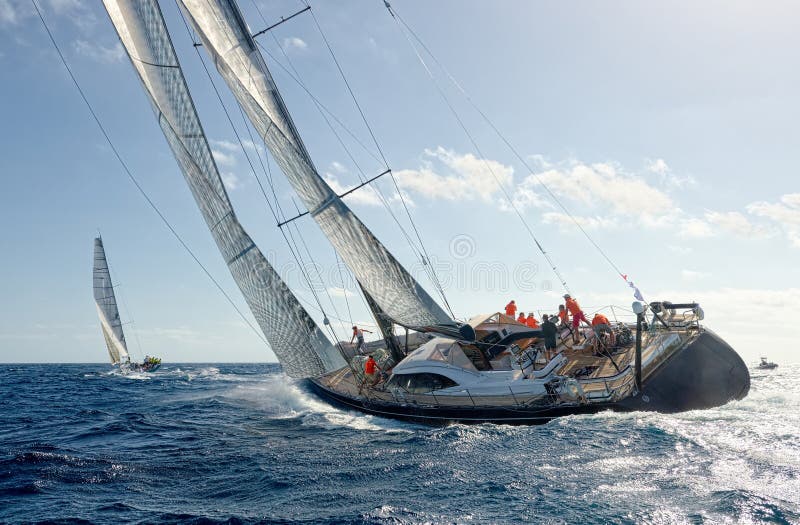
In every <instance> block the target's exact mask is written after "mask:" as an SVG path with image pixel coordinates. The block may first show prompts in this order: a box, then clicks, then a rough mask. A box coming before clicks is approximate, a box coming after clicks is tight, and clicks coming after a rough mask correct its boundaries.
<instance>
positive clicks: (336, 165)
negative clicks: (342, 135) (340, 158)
mask: <svg viewBox="0 0 800 525" xmlns="http://www.w3.org/2000/svg"><path fill="white" fill-rule="evenodd" d="M331 169H332V170H333V171H335V172H336V173H339V174H343V173H347V168H345V167H344V165H343V164H342V163H341V162H336V161H335V160H334V161H333V162H331Z"/></svg>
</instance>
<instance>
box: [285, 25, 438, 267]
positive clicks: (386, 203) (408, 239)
mask: <svg viewBox="0 0 800 525" xmlns="http://www.w3.org/2000/svg"><path fill="white" fill-rule="evenodd" d="M272 37H273V39H274V40H275V43H276V44H277V45H278V48H279V49H280V50H281V53H282V54H283V56H284V58H285V59H286V61H287V63H288V64H289V67H290V68H291V69H292V71H293V72H294V74H295V75H296V81H297V82H298V83H301V85H303V84H302V77H301V76H300V72H299V71H298V70H297V68H296V67H295V65H294V63H293V62H292V60H291V58H289V55H288V54H287V53H286V51H285V50H284V49H283V47H281V46H280V43H279V42H278V39H277V37H276V36H275V35H274V34H273V35H272ZM270 58H272V60H273V61H274V62H276V63H277V61H276V60H275V58H274V57H273V56H272V55H270ZM303 87H304V88H305V86H304V85H303ZM306 92H308V89H306ZM311 98H312V100H313V101H314V104H315V105H316V106H317V110H318V111H319V112H320V115H321V116H322V118H323V120H324V121H325V123H326V124H327V125H328V127H329V128H330V130H331V132H332V133H333V135H334V136H335V137H336V140H337V141H338V142H339V145H340V146H341V147H342V149H343V150H344V151H345V154H346V155H347V156H348V158H349V159H350V161H351V162H352V163H353V164H354V165H355V167H356V169H357V170H358V177H359V180H360V181H361V182H362V183H363V182H365V181H367V179H366V177H367V175H366V173H364V170H363V169H362V168H361V165H360V164H359V163H358V161H356V159H355V157H354V156H353V154H352V152H351V151H350V149H349V148H348V147H347V145H346V144H345V143H344V140H342V137H341V136H340V135H339V133H338V132H337V131H336V128H334V126H333V124H332V123H331V122H330V120H329V119H328V117H327V116H326V115H325V113H324V111H323V110H322V106H321V104H320V102H319V101H318V100H317V99H316V98H314V97H311ZM387 171H388V172H389V173H391V170H387ZM370 187H371V188H372V189H373V190H374V191H375V193H377V195H378V198H379V200H380V201H381V203H382V204H383V206H384V208H385V209H386V211H387V212H388V213H389V215H390V216H391V217H392V219H393V220H394V222H395V224H397V227H398V228H399V229H400V232H401V233H402V234H403V237H404V238H405V239H406V242H408V244H409V246H411V249H412V251H414V252H416V255H417V256H419V257H420V258H423V257H424V255H423V251H424V250H420V249H419V248H418V247H417V246H416V245H415V244H414V242H413V240H412V239H411V237H410V236H409V234H408V232H406V230H405V228H404V227H403V225H402V224H401V223H400V220H399V219H398V218H397V216H396V215H395V213H394V210H392V208H391V205H390V204H389V201H388V199H387V198H386V196H385V195H384V194H383V192H382V191H381V189H380V186H378V185H377V184H375V185H372V184H370ZM398 193H399V192H398ZM404 204H405V202H404ZM412 226H413V224H412ZM423 248H424V247H423Z"/></svg>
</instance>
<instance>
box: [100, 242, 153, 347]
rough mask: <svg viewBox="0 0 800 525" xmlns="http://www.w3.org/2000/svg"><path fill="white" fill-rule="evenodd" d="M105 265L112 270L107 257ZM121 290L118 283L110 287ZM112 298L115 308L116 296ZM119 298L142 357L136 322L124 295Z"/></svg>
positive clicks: (121, 294)
mask: <svg viewBox="0 0 800 525" xmlns="http://www.w3.org/2000/svg"><path fill="white" fill-rule="evenodd" d="M103 252H104V253H105V242H103ZM106 265H107V266H108V271H109V272H111V271H112V268H111V263H109V262H108V257H106ZM114 273H115V274H117V271H116V270H114ZM109 275H110V273H109ZM117 275H119V274H117ZM121 288H122V286H121V285H120V284H119V283H117V284H116V286H112V289H114V290H121ZM113 297H114V303H115V306H116V296H113ZM119 298H120V300H121V301H122V306H123V307H124V308H125V313H126V314H127V315H128V319H130V322H129V324H130V325H131V332H133V338H134V339H135V340H136V347H137V349H138V350H139V354H140V355H142V356H144V352H142V343H141V341H140V340H139V331H138V330H136V322H135V321H134V319H133V313H131V309H130V308H128V303H126V302H125V294H123V293H120V294H119Z"/></svg>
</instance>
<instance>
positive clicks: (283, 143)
mask: <svg viewBox="0 0 800 525" xmlns="http://www.w3.org/2000/svg"><path fill="white" fill-rule="evenodd" d="M180 1H181V3H182V4H183V6H184V7H185V10H186V12H187V13H188V14H189V18H190V20H191V22H192V24H193V26H194V29H195V31H196V32H197V34H198V35H199V36H200V38H201V39H202V43H203V46H204V47H205V49H206V51H207V52H208V53H209V54H210V55H211V57H212V58H213V60H214V63H215V65H216V67H217V70H218V71H219V73H220V74H221V75H222V77H223V78H224V79H225V82H226V83H227V84H228V86H229V88H230V89H231V91H232V92H233V94H234V95H235V96H236V99H237V100H238V101H239V103H240V104H241V106H242V107H243V108H244V110H245V112H246V113H247V115H248V117H249V118H250V120H251V122H252V123H253V125H254V126H255V128H256V130H258V132H259V134H260V135H261V138H262V139H263V140H264V143H265V144H266V145H267V147H268V148H269V150H270V152H271V153H272V155H273V157H274V158H275V160H276V162H277V163H278V165H279V166H280V167H281V170H282V171H283V173H284V174H285V175H286V177H287V178H288V180H289V182H290V183H291V185H292V187H293V188H294V190H295V191H296V192H297V194H298V195H299V196H300V198H301V200H302V201H303V204H304V205H305V206H306V208H307V209H308V210H309V212H310V215H311V216H313V217H314V219H315V220H316V222H317V224H318V225H319V227H320V228H321V229H322V231H323V232H324V234H325V235H326V236H327V237H328V239H330V241H331V243H332V244H333V246H334V248H335V249H336V251H337V252H338V253H339V255H341V257H342V259H343V260H344V261H345V263H346V264H347V266H348V267H349V268H350V269H351V271H352V272H353V274H354V275H355V276H356V279H358V282H359V283H360V284H361V286H363V288H364V289H365V290H366V291H367V293H369V295H370V296H371V297H372V298H373V299H374V300H375V302H376V303H377V304H378V306H379V307H380V308H381V309H382V310H383V311H384V312H385V313H386V314H387V315H388V316H389V317H390V318H391V319H392V320H394V322H396V323H398V324H400V325H403V326H406V327H409V328H414V329H417V330H425V331H427V330H436V331H442V332H447V333H456V334H457V333H458V326H459V325H457V323H455V322H454V321H453V320H452V319H451V318H450V317H449V316H448V315H447V314H446V313H445V312H444V310H442V308H441V307H440V306H439V305H438V304H437V303H436V302H435V301H434V300H433V298H431V296H430V295H429V294H428V293H427V292H426V291H425V290H424V289H423V288H422V286H420V284H419V283H418V282H417V281H416V280H415V279H414V278H413V277H412V276H411V274H409V273H408V272H407V271H406V270H405V269H404V268H403V267H402V265H401V264H400V263H399V262H398V261H397V260H396V259H395V258H394V256H393V255H392V254H391V253H389V251H388V250H387V249H386V247H385V246H383V244H381V243H380V241H378V240H377V239H376V238H375V236H374V235H373V234H372V233H371V232H370V231H369V229H368V228H367V227H366V226H365V225H364V224H363V223H362V222H361V220H360V219H359V218H358V217H357V216H356V215H355V214H354V213H353V212H352V211H351V210H350V209H349V208H348V206H347V205H346V204H345V203H344V202H342V199H341V198H339V196H338V195H337V194H336V193H335V192H334V191H333V190H332V189H331V187H330V186H329V185H328V184H327V182H325V180H324V179H323V178H322V177H320V175H319V173H318V172H317V170H316V168H315V167H314V164H313V162H312V160H311V158H310V156H309V154H308V152H307V150H306V148H305V146H304V145H303V142H302V140H301V138H300V136H299V134H298V132H297V129H296V128H295V126H294V123H293V122H292V119H291V117H290V115H289V112H288V110H287V109H286V106H285V104H284V102H283V99H282V98H281V95H280V93H279V92H278V89H277V86H276V85H275V82H274V81H273V78H272V75H271V74H270V72H269V70H268V69H267V66H266V63H265V62H264V58H263V57H262V55H261V53H260V51H259V50H258V48H257V47H256V44H255V41H254V40H253V38H252V37H251V34H250V31H249V29H248V27H247V25H246V24H245V22H244V19H243V18H242V15H241V12H240V11H239V8H238V6H237V5H236V2H235V1H234V0H180Z"/></svg>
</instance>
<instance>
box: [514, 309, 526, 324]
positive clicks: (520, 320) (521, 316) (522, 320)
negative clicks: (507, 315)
mask: <svg viewBox="0 0 800 525" xmlns="http://www.w3.org/2000/svg"><path fill="white" fill-rule="evenodd" d="M527 321H528V319H527V318H526V317H525V312H520V313H519V317H517V322H518V323H519V324H528V323H527Z"/></svg>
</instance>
